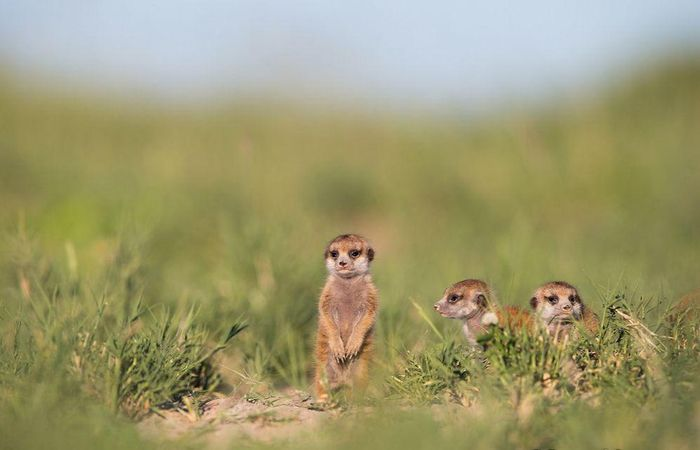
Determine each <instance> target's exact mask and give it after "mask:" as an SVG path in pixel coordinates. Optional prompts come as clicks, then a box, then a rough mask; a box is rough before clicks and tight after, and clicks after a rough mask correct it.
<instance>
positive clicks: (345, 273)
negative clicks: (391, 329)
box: [314, 234, 379, 401]
mask: <svg viewBox="0 0 700 450" xmlns="http://www.w3.org/2000/svg"><path fill="white" fill-rule="evenodd" d="M373 259H374V249H372V247H371V246H370V245H369V243H368V242H367V241H366V240H365V239H364V238H363V237H361V236H358V235H355V234H344V235H341V236H338V237H336V238H335V239H333V240H332V241H331V242H330V243H329V244H328V246H327V247H326V251H325V260H326V268H327V269H328V278H327V279H326V284H325V286H324V287H323V291H322V292H321V298H320V299H319V303H318V313H319V315H318V333H317V336H316V372H315V383H314V384H315V389H316V398H317V400H318V401H325V400H327V399H328V389H336V388H339V387H341V386H349V387H360V388H362V387H364V386H365V385H366V381H367V371H368V365H369V359H370V357H371V354H372V350H373V340H372V338H373V332H374V324H375V319H376V315H377V308H378V300H379V298H378V297H379V296H378V292H377V289H376V287H375V286H374V283H373V282H372V276H371V275H370V273H369V266H370V263H371V262H372V260H373Z"/></svg>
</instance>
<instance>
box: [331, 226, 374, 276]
mask: <svg viewBox="0 0 700 450" xmlns="http://www.w3.org/2000/svg"><path fill="white" fill-rule="evenodd" d="M325 257H326V268H327V269H328V273H330V274H331V275H337V276H339V277H341V278H352V277H355V276H358V275H364V274H366V273H368V272H369V264H370V263H371V262H372V260H373V259H374V249H373V248H372V247H371V246H370V245H369V243H368V242H367V240H366V239H365V238H363V237H362V236H358V235H356V234H343V235H340V236H338V237H336V238H335V239H333V240H332V241H331V242H329V243H328V246H327V247H326V253H325Z"/></svg>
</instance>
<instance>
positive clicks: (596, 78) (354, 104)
mask: <svg viewBox="0 0 700 450" xmlns="http://www.w3.org/2000/svg"><path fill="white" fill-rule="evenodd" d="M699 124H700V3H699V2H697V1H663V2H662V1H658V2H655V1H634V2H628V1H621V2H604V1H591V2H586V3H585V4H580V3H578V4H575V3H574V2H557V1H540V2H527V3H524V2H523V3H517V2H516V3H512V2H500V1H499V2H483V3H475V2H433V3H431V4H430V5H427V4H426V3H422V2H413V1H408V2H372V1H359V2H352V3H347V4H329V3H326V2H314V1H302V2H293V3H292V2H269V1H240V2H238V1H236V2H220V1H199V2H193V1H168V2H165V1H153V2H136V1H134V2H132V1H122V2H116V1H102V2H78V1H62V2H51V3H46V2H37V1H21V2H20V1H17V2H15V1H8V0H2V1H0V227H1V228H2V230H3V234H4V236H5V237H6V238H5V239H2V241H1V242H0V255H3V256H2V257H1V259H2V265H3V270H2V272H1V277H2V286H3V288H4V290H3V291H1V293H0V301H2V303H3V304H4V310H5V315H4V317H5V318H11V317H13V313H14V311H15V310H17V309H18V308H21V304H22V301H21V295H20V294H21V291H22V289H23V286H22V280H23V273H24V272H23V270H24V269H23V267H29V266H30V265H32V264H34V266H33V267H37V268H38V269H37V270H39V271H41V270H43V269H42V268H45V267H48V266H50V267H52V269H51V270H52V271H53V272H56V273H60V274H61V276H63V277H64V278H66V279H70V280H80V282H81V283H84V285H83V289H84V291H85V292H88V291H89V287H90V286H92V285H94V284H98V282H97V281H94V280H96V279H98V275H99V274H103V273H104V272H105V271H109V268H110V267H117V269H114V270H119V271H121V272H120V273H122V275H123V276H124V277H125V279H128V280H129V283H132V285H133V286H136V287H135V288H134V289H137V290H139V292H143V298H144V302H145V303H146V304H148V305H169V307H171V308H173V309H178V308H180V309H182V308H185V309H186V308H188V307H190V306H192V305H195V306H196V307H197V308H198V310H199V312H198V316H197V321H198V323H199V324H202V326H203V327H205V328H206V329H208V330H211V331H212V332H218V331H220V330H223V329H225V328H226V327H227V326H228V325H229V324H230V323H231V322H232V321H233V320H235V319H237V318H240V317H244V318H245V319H246V320H247V321H248V323H249V325H250V326H249V328H248V329H247V330H246V331H245V332H244V333H242V334H241V336H240V338H236V339H238V340H239V341H238V342H239V343H240V344H239V346H238V347H236V346H234V347H235V348H234V349H232V350H229V351H227V354H226V355H227V356H226V357H227V358H229V359H228V360H227V362H226V368H227V370H228V369H234V370H235V371H236V372H237V373H240V372H245V373H247V374H249V375H251V376H252V377H256V378H259V379H265V380H269V381H271V382H273V383H277V384H279V385H294V386H297V387H305V386H308V382H309V379H308V371H309V369H310V367H311V364H312V361H311V357H310V348H311V345H312V336H313V333H314V330H315V304H316V300H317V295H318V293H319V290H320V288H321V286H322V284H323V282H324V276H325V274H324V265H323V262H322V254H323V248H324V246H325V244H326V242H327V241H328V240H330V239H331V238H332V237H334V236H335V235H337V234H340V233H345V232H356V233H360V234H363V235H366V236H367V237H368V238H369V239H370V240H371V241H372V242H373V243H374V246H375V248H376V251H377V258H376V261H375V263H374V268H373V270H374V273H375V279H376V283H377V285H378V287H379V290H380V292H381V296H382V297H381V299H382V313H381V318H380V323H379V333H380V336H381V342H382V344H381V348H380V351H381V352H383V354H385V355H387V358H388V359H387V360H389V361H391V357H396V355H397V353H398V352H400V351H401V350H402V349H405V348H410V347H411V346H412V345H414V344H415V343H416V342H418V341H419V340H420V339H421V338H422V337H424V336H425V335H426V333H429V332H430V331H429V330H428V328H427V326H426V324H425V322H424V321H423V319H421V318H420V317H419V315H418V313H417V311H416V309H415V308H414V306H413V305H412V301H415V302H416V303H417V304H418V305H422V306H423V307H424V308H425V309H426V310H428V308H429V307H430V306H431V305H432V303H433V302H434V300H435V299H437V298H438V297H439V296H440V295H441V293H442V291H443V289H444V288H445V287H446V286H447V285H448V284H450V283H452V282H455V281H458V280H461V279H464V278H472V277H478V278H483V279H485V280H487V281H488V282H490V283H491V284H492V285H493V286H494V288H495V290H496V292H497V293H498V296H499V298H500V299H501V301H502V302H503V303H512V304H519V305H526V304H527V299H528V298H529V295H530V293H531V291H532V290H533V289H534V288H535V287H536V286H537V285H538V284H540V283H541V282H544V281H548V280H551V279H564V280H568V281H570V282H571V283H573V284H575V285H577V286H578V287H579V288H580V290H581V292H582V296H583V298H584V300H586V301H587V302H589V303H590V305H591V306H592V307H593V309H596V308H599V305H600V302H601V298H603V297H604V296H606V295H610V293H611V292H625V293H626V295H628V296H631V297H644V298H647V299H653V300H654V301H658V302H661V303H667V304H668V303H670V302H672V301H675V300H676V299H677V298H679V296H680V295H682V294H683V293H685V292H688V291H690V290H692V289H695V288H697V287H699V286H700V280H699V279H698V270H699V268H700V259H699V258H700V245H698V241H699V238H700V226H698V224H699V223H700V176H699V175H700V127H699ZM18 242H19V244H18ZM27 242H31V243H32V245H33V247H31V248H33V249H34V250H33V251H29V250H26V248H28V247H26V246H25V245H26V243H27ZM18 248H21V249H25V250H17V249H18ZM125 254H127V255H128V256H129V258H130V259H128V261H129V263H128V264H126V263H124V262H123V259H120V258H124V255H125ZM41 273H43V272H41ZM1 297H4V298H1ZM9 323H10V321H9V319H8V322H7V324H9ZM436 324H437V326H438V327H439V328H440V330H442V331H446V332H456V331H457V330H456V329H455V328H456V325H455V324H454V323H450V322H448V321H436ZM8 327H9V325H8ZM8 329H9V328H8ZM392 355H393V356H392ZM224 372H225V373H228V374H229V375H231V373H233V371H230V373H229V372H227V371H226V370H224ZM231 376H233V375H231Z"/></svg>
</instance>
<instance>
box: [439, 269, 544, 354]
mask: <svg viewBox="0 0 700 450" xmlns="http://www.w3.org/2000/svg"><path fill="white" fill-rule="evenodd" d="M433 308H435V311H437V312H438V313H440V315H441V316H443V317H447V318H449V319H459V320H461V321H462V322H463V325H462V331H463V332H464V335H465V336H466V338H467V341H469V343H470V344H471V345H472V346H473V347H478V346H479V345H478V344H477V338H478V337H479V336H480V335H481V334H483V333H484V332H486V331H487V329H488V327H489V325H500V326H507V327H510V328H514V329H520V328H522V327H527V328H530V327H531V325H532V319H531V317H530V314H529V313H528V312H527V311H525V310H522V309H520V308H518V307H515V306H505V307H503V308H498V307H495V305H494V299H493V294H492V293H491V289H490V288H489V286H488V285H487V284H486V283H485V282H483V281H481V280H463V281H460V282H457V283H455V284H453V285H452V286H450V287H448V288H447V289H445V293H444V294H443V295H442V298H441V299H440V300H438V301H437V303H435V305H434V306H433Z"/></svg>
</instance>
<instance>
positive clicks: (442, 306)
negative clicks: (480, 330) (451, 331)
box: [433, 280, 491, 320]
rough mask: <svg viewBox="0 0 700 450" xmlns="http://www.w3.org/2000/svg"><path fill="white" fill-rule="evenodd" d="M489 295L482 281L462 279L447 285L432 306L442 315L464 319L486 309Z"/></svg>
mask: <svg viewBox="0 0 700 450" xmlns="http://www.w3.org/2000/svg"><path fill="white" fill-rule="evenodd" d="M490 295H491V293H490V291H489V288H488V286H487V285H486V283H484V282H483V281H480V280H464V281H460V282H459V283H455V284H453V285H452V286H450V287H448V288H447V289H446V290H445V293H444V294H443V296H442V298H441V299H440V300H438V301H437V303H435V305H434V306H433V308H434V309H435V311H437V312H438V313H439V314H440V315H441V316H442V317H447V318H449V319H460V320H466V319H470V318H472V317H474V316H476V315H477V314H479V313H480V312H485V311H486V307H487V306H488V298H489V296H490Z"/></svg>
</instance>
